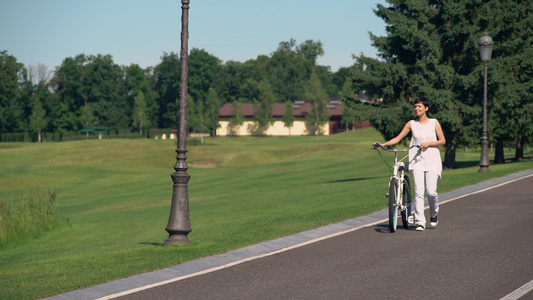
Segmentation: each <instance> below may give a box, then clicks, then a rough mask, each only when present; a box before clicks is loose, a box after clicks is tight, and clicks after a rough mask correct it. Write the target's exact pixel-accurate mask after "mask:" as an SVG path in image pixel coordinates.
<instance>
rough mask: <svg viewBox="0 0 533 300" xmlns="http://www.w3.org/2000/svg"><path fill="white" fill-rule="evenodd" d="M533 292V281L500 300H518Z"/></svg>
mask: <svg viewBox="0 0 533 300" xmlns="http://www.w3.org/2000/svg"><path fill="white" fill-rule="evenodd" d="M531 290H533V280H531V281H530V282H528V283H526V284H524V285H523V286H521V287H519V288H518V289H516V290H515V291H514V292H512V293H510V294H509V295H507V296H505V297H503V298H501V299H500V300H517V299H519V298H520V297H522V296H524V295H525V294H527V293H529V292H531Z"/></svg>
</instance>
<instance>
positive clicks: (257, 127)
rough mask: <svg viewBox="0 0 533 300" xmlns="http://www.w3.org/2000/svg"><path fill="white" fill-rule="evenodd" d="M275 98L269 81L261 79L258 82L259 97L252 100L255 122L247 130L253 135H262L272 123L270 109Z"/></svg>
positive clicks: (272, 118)
mask: <svg viewBox="0 0 533 300" xmlns="http://www.w3.org/2000/svg"><path fill="white" fill-rule="evenodd" d="M274 103H275V98H274V93H273V92H272V88H271V87H270V83H269V82H268V81H266V80H263V81H261V82H260V83H259V99H258V100H254V104H253V111H254V117H255V124H254V125H251V127H250V128H249V131H250V132H251V133H252V134H253V135H264V134H265V131H266V130H267V129H268V128H269V127H270V126H271V125H272V124H273V123H274V121H275V120H274V116H273V115H272V109H273V107H274Z"/></svg>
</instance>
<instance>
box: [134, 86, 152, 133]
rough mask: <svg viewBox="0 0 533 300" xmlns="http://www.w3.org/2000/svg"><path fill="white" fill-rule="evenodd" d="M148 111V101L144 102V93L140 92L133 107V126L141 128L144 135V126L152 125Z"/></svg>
mask: <svg viewBox="0 0 533 300" xmlns="http://www.w3.org/2000/svg"><path fill="white" fill-rule="evenodd" d="M147 110H148V108H147V107H146V101H144V93H143V92H142V91H138V92H137V97H135V103H134V105H133V124H134V126H136V127H137V128H139V132H140V133H141V134H142V133H143V125H144V126H145V127H148V126H149V124H150V122H149V118H148V112H147Z"/></svg>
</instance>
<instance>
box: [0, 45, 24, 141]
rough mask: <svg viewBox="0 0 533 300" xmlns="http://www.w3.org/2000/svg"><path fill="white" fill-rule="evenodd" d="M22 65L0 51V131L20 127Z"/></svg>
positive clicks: (8, 130)
mask: <svg viewBox="0 0 533 300" xmlns="http://www.w3.org/2000/svg"><path fill="white" fill-rule="evenodd" d="M26 74H27V72H26V69H24V65H23V64H21V63H18V62H17V59H16V58H15V57H14V56H12V55H9V54H7V51H0V133H4V132H17V131H21V129H22V124H21V122H22V117H23V111H22V110H23V105H22V104H21V103H20V100H21V99H20V98H21V88H22V87H21V85H22V83H23V81H24V79H25V78H26Z"/></svg>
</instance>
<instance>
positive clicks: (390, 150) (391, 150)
mask: <svg viewBox="0 0 533 300" xmlns="http://www.w3.org/2000/svg"><path fill="white" fill-rule="evenodd" d="M378 147H380V148H381V149H383V150H385V151H387V152H405V151H409V150H411V149H413V148H415V147H416V148H420V146H418V145H413V146H411V147H409V148H407V149H403V150H396V149H387V148H385V147H383V146H381V144H379V143H377V144H376V145H375V146H374V147H373V148H372V149H370V150H376V149H377V148H378Z"/></svg>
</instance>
